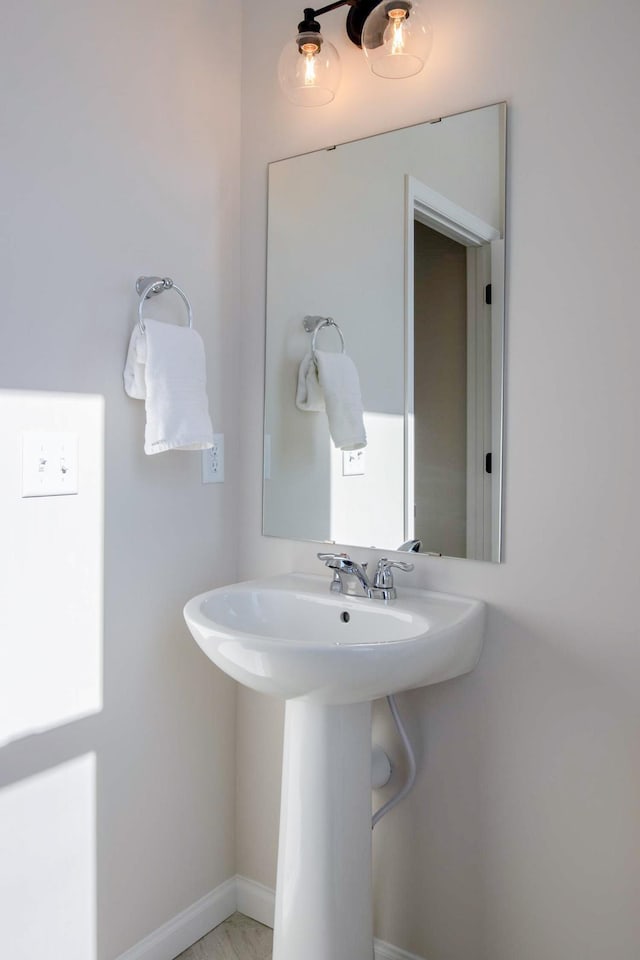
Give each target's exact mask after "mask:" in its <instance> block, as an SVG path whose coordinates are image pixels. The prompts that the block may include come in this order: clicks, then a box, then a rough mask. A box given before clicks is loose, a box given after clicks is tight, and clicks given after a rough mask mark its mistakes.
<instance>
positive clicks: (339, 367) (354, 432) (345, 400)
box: [307, 350, 367, 450]
mask: <svg viewBox="0 0 640 960" xmlns="http://www.w3.org/2000/svg"><path fill="white" fill-rule="evenodd" d="M315 363H316V365H317V370H318V383H319V385H320V388H321V390H322V394H323V396H324V405H325V408H326V411H327V418H328V420H329V433H330V434H331V439H332V440H333V444H334V446H335V447H337V448H338V449H339V450H360V449H361V448H362V447H366V445H367V434H366V431H365V428H364V419H363V413H364V411H363V408H362V395H361V392H360V380H359V377H358V371H357V370H356V366H355V364H354V362H353V360H352V359H351V357H348V356H347V354H346V353H327V352H326V351H324V350H316V351H315ZM307 380H308V378H307Z"/></svg>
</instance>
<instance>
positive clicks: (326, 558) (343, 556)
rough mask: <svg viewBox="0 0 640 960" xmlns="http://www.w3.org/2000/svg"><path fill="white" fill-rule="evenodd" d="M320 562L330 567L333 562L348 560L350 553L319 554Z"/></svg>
mask: <svg viewBox="0 0 640 960" xmlns="http://www.w3.org/2000/svg"><path fill="white" fill-rule="evenodd" d="M317 557H318V560H322V561H323V562H324V563H325V564H326V566H327V567H328V566H329V565H330V564H331V562H332V561H335V560H348V559H349V554H348V553H318V554H317Z"/></svg>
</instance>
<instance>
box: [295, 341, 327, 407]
mask: <svg viewBox="0 0 640 960" xmlns="http://www.w3.org/2000/svg"><path fill="white" fill-rule="evenodd" d="M296 407H297V408H298V410H307V411H311V412H312V413H318V412H320V411H323V410H324V409H325V406H324V397H323V396H322V389H321V387H320V384H319V383H318V369H317V367H316V365H315V363H314V362H313V357H312V356H311V354H310V353H305V355H304V357H303V358H302V363H301V364H300V369H299V370H298V389H297V391H296Z"/></svg>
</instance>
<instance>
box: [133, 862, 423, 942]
mask: <svg viewBox="0 0 640 960" xmlns="http://www.w3.org/2000/svg"><path fill="white" fill-rule="evenodd" d="M236 910H237V911H239V912H240V913H244V915H245V916H247V917H251V919H252V920H257V921H258V923H264V925H265V926H267V927H273V917H274V912H275V893H274V891H273V890H272V889H271V888H270V887H265V886H263V884H261V883H257V882H256V881H255V880H249V879H248V877H241V876H236V877H232V878H231V879H230V880H226V881H225V882H224V883H221V884H220V886H219V887H216V888H215V890H212V891H211V893H208V894H207V895H206V896H204V897H202V898H201V899H200V900H198V901H197V902H196V903H194V904H192V905H191V906H190V907H187V909H186V910H183V911H182V913H179V914H178V915H177V916H175V917H174V918H173V919H172V920H169V921H168V922H167V923H164V924H163V925H162V926H161V927H158V929H157V930H155V931H154V932H153V933H150V934H149V936H148V937H145V938H144V940H141V941H140V943H137V944H136V945H135V946H134V947H131V949H130V950H127V951H126V953H123V954H121V955H120V956H119V957H118V960H174V958H175V957H177V956H178V954H179V953H182V951H183V950H186V949H187V948H188V947H190V946H191V945H192V944H193V943H195V942H196V940H200V938H201V937H204V936H205V934H207V933H209V931H210V930H213V928H214V927H217V926H218V924H220V923H223V921H224V920H226V919H227V917H230V916H231V915H232V914H233V913H235V912H236ZM374 960H423V958H422V957H419V956H417V954H415V953H407V951H406V950H401V949H400V948H399V947H394V946H392V945H391V944H390V943H385V942H384V941H383V940H375V941H374Z"/></svg>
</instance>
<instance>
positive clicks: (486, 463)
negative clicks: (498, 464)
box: [484, 453, 491, 473]
mask: <svg viewBox="0 0 640 960" xmlns="http://www.w3.org/2000/svg"><path fill="white" fill-rule="evenodd" d="M484 470H485V473H491V454H490V453H486V454H485V456H484Z"/></svg>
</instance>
